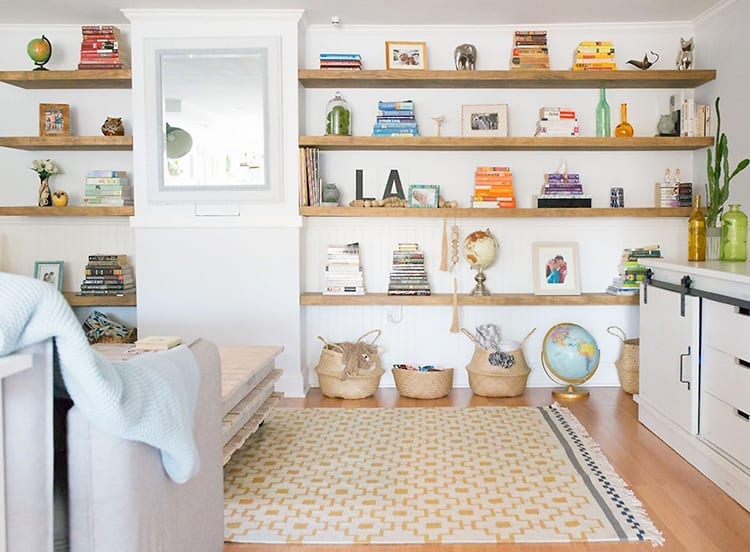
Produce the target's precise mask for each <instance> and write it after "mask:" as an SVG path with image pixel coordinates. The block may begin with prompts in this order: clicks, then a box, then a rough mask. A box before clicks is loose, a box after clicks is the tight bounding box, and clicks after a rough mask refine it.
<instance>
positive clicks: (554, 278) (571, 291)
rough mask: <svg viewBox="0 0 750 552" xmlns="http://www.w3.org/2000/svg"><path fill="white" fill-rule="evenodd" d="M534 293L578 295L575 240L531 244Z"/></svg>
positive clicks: (579, 283) (579, 282)
mask: <svg viewBox="0 0 750 552" xmlns="http://www.w3.org/2000/svg"><path fill="white" fill-rule="evenodd" d="M531 247H532V258H533V267H532V268H533V273H534V295H580V294H581V279H580V263H579V262H578V244H577V243H576V242H534V243H532V244H531Z"/></svg>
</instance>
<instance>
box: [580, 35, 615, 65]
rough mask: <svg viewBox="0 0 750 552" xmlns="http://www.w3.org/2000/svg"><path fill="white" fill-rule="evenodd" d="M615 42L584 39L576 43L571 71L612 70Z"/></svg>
mask: <svg viewBox="0 0 750 552" xmlns="http://www.w3.org/2000/svg"><path fill="white" fill-rule="evenodd" d="M615 69H617V63H616V62H615V44H614V42H612V41H610V40H601V41H599V40H596V41H589V40H584V41H583V42H580V43H579V44H578V47H577V48H576V51H575V56H574V58H573V71H613V70H615Z"/></svg>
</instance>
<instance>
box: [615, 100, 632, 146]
mask: <svg viewBox="0 0 750 552" xmlns="http://www.w3.org/2000/svg"><path fill="white" fill-rule="evenodd" d="M632 135H633V125H631V124H630V123H629V122H628V104H620V124H619V125H617V126H616V127H615V136H620V137H621V138H629V137H631V136H632Z"/></svg>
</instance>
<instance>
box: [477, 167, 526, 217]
mask: <svg viewBox="0 0 750 552" xmlns="http://www.w3.org/2000/svg"><path fill="white" fill-rule="evenodd" d="M471 206H472V207H480V208H481V207H489V208H493V207H506V208H513V207H515V206H516V195H515V193H514V192H513V172H511V170H510V167H477V168H476V170H475V171H474V195H473V196H472V198H471Z"/></svg>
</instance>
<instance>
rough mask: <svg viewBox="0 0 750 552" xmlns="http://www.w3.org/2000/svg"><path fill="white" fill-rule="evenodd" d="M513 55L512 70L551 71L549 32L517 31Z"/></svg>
mask: <svg viewBox="0 0 750 552" xmlns="http://www.w3.org/2000/svg"><path fill="white" fill-rule="evenodd" d="M511 54H512V55H511V56H510V68H511V69H549V51H548V49H547V31H516V32H515V33H514V34H513V51H512V52H511Z"/></svg>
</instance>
